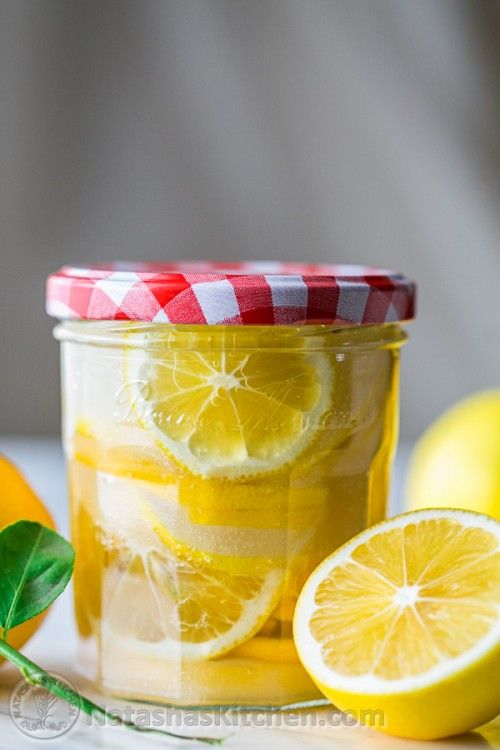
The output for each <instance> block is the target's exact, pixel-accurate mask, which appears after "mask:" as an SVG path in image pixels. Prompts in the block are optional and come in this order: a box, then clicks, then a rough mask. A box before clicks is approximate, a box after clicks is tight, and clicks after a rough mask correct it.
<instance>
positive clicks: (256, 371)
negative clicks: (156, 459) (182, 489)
mask: <svg viewBox="0 0 500 750" xmlns="http://www.w3.org/2000/svg"><path fill="white" fill-rule="evenodd" d="M219 336H220V337H222V338H221V339H220V341H219V342H218V348H217V349H214V350H210V351H206V352H192V351H188V350H184V351H176V350H174V349H169V348H168V347H165V349H164V350H162V356H161V358H159V357H158V356H156V357H155V356H152V355H150V354H149V353H148V350H147V349H145V350H139V349H133V348H131V349H130V350H129V352H128V354H127V358H126V368H127V372H126V378H127V382H128V386H129V393H128V395H129V398H130V401H131V404H132V406H133V409H134V411H135V413H136V415H137V418H138V419H139V421H140V422H141V424H142V425H143V426H144V427H145V428H146V429H148V430H150V431H151V432H152V433H153V434H154V435H155V437H156V439H157V442H158V444H159V445H160V446H161V447H162V448H163V449H164V450H165V451H166V452H167V453H168V454H169V455H170V456H172V457H173V458H174V459H175V460H176V461H178V462H179V463H180V464H181V465H182V466H183V467H186V468H187V469H188V470H189V471H190V472H191V473H193V474H195V475H199V476H204V477H216V476H218V477H225V478H228V479H234V478H237V477H242V476H252V475H258V474H263V473H264V474H266V473H269V472H272V471H275V470H276V469H278V468H280V467H282V466H284V465H287V464H289V463H291V462H292V461H294V459H296V458H297V456H298V455H300V454H301V453H302V451H304V449H305V448H306V447H307V446H308V445H309V444H310V442H311V440H312V439H313V437H314V436H315V434H316V433H317V432H318V430H319V428H320V426H321V423H322V419H323V418H324V415H325V413H326V411H327V409H328V407H329V405H330V401H331V390H332V384H331V380H332V369H331V364H330V360H329V357H328V355H326V354H324V353H322V352H315V351H310V352H308V351H306V350H304V351H297V352H291V351H286V352H281V353H280V352H274V351H255V350H252V349H249V350H248V351H241V350H239V349H231V348H230V346H229V344H227V345H226V341H225V339H224V334H223V333H220V334H219Z"/></svg>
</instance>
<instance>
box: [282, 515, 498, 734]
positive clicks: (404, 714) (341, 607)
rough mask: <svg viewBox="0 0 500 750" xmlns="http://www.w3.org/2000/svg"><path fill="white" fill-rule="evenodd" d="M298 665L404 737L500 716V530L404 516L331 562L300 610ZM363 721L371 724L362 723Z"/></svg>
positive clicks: (482, 520)
mask: <svg viewBox="0 0 500 750" xmlns="http://www.w3.org/2000/svg"><path fill="white" fill-rule="evenodd" d="M294 638H295V643H296V646H297V651H298V653H299V657H300V659H301V661H302V663H303V665H304V667H305V668H306V670H307V671H308V672H309V674H310V675H311V677H312V679H313V680H314V681H315V682H316V684H317V685H318V687H319V688H320V690H322V692H323V693H324V694H325V695H326V696H327V697H328V698H329V699H330V700H331V701H332V702H333V703H334V704H335V705H336V706H337V707H338V708H340V709H341V710H348V711H351V712H354V713H355V715H357V716H358V717H360V716H361V717H363V712H365V713H364V716H365V718H364V721H365V723H370V721H371V719H372V718H375V715H376V712H378V713H379V716H378V721H376V722H374V723H373V725H374V726H376V728H378V729H381V730H383V731H386V732H388V733H390V734H395V735H399V736H403V737H409V738H416V739H435V738H439V737H445V736H450V735H454V734H458V733H460V732H464V731H468V730H470V729H472V728H474V727H476V726H479V725H480V724H483V723H485V722H487V721H489V720H490V719H492V718H494V717H495V716H496V715H497V714H498V713H500V523H498V522H497V521H495V520H494V519H492V518H490V517H489V516H484V515H480V514H477V513H472V512H468V511H459V510H444V509H443V510H442V509H433V510H422V511H415V512H412V513H406V514H403V515H400V516H396V517H395V518H392V519H390V520H388V521H384V522H382V523H380V524H377V525H376V526H373V527H371V528H369V529H367V530H365V531H363V532H362V533H361V534H359V535H358V536H356V537H355V538H354V539H352V540H351V541H350V542H348V543H347V544H345V545H344V546H343V547H341V548H340V549H339V550H337V551H336V552H335V553H333V554H332V555H331V556H329V557H328V558H327V559H326V560H324V561H323V563H321V564H320V565H319V567H318V568H317V569H316V571H315V572H314V573H313V574H312V575H311V577H310V578H309V579H308V581H307V582H306V584H305V586H304V588H303V590H302V592H301V594H300V597H299V600H298V604H297V607H296V610H295V617H294ZM361 720H363V718H361Z"/></svg>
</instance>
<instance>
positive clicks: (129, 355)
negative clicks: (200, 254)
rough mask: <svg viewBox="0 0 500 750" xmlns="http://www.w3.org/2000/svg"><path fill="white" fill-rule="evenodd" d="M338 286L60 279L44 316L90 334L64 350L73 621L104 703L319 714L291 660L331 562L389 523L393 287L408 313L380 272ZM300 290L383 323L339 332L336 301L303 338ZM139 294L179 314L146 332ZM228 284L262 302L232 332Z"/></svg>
mask: <svg viewBox="0 0 500 750" xmlns="http://www.w3.org/2000/svg"><path fill="white" fill-rule="evenodd" d="M266 268H267V267H264V269H263V270H264V271H265V270H266ZM273 268H274V267H273ZM326 268H327V269H328V274H327V273H326V272H325V267H311V266H308V267H300V268H299V269H297V268H296V267H293V268H292V269H290V270H289V268H288V267H284V268H283V270H282V271H281V273H280V274H279V276H280V278H281V280H282V283H281V297H280V299H281V300H282V301H285V302H287V303H290V304H286V305H277V304H276V299H277V298H278V297H279V295H277V296H274V297H273V298H272V303H273V304H271V305H266V304H264V303H265V300H264V301H263V300H262V299H261V298H259V284H260V282H261V279H265V280H266V283H267V284H268V286H270V287H272V283H273V282H272V281H271V280H270V277H271V274H268V273H262V270H261V268H260V267H258V268H256V267H255V266H254V265H252V266H250V267H248V266H242V267H239V268H237V269H235V268H231V269H224V270H223V269H220V268H219V267H214V266H213V265H210V266H208V267H203V268H202V269H201V270H199V269H198V267H193V266H186V264H183V265H182V267H178V266H169V267H163V266H162V267H160V268H158V267H156V266H153V267H150V266H147V267H143V266H141V267H139V269H138V267H134V268H133V269H132V270H130V269H124V270H118V271H117V270H116V269H113V268H102V267H101V268H98V269H63V271H61V272H59V274H57V275H54V276H53V277H51V278H50V280H49V294H48V308H49V311H50V312H51V313H52V314H54V313H56V314H57V315H58V317H62V318H69V317H73V318H75V317H80V318H82V319H81V320H65V321H64V322H62V323H61V324H60V325H59V326H58V327H57V328H56V336H57V338H58V339H59V340H60V341H61V344H62V373H63V375H62V391H63V433H64V447H65V453H66V457H67V464H68V473H69V493H70V499H71V518H72V539H73V544H74V546H75V549H76V567H75V576H74V590H75V609H76V620H77V626H78V631H79V635H80V640H81V644H82V655H83V658H82V663H84V665H85V667H86V671H87V674H88V673H89V672H90V674H91V676H92V678H93V679H94V681H95V682H96V683H97V685H98V687H99V688H100V689H101V690H102V691H104V692H108V693H112V694H114V695H117V696H121V697H127V698H133V699H134V698H135V699H144V700H151V701H157V702H162V703H169V704H175V705H178V706H207V705H208V706H222V705H229V704H230V705H233V706H234V705H240V706H254V707H257V706H258V707H276V706H285V705H290V704H297V703H306V702H307V703H310V702H311V701H319V700H320V694H319V692H318V690H317V688H316V687H315V686H314V685H313V683H312V682H311V681H310V679H309V677H308V676H307V674H306V672H305V671H304V669H303V668H302V666H301V664H300V662H299V660H298V658H297V653H296V650H295V647H294V643H293V633H292V621H293V611H294V606H295V602H296V599H297V596H298V594H299V592H300V589H301V587H302V585H303V583H304V582H305V580H306V578H307V577H308V576H309V575H310V573H311V572H312V571H313V570H314V568H315V567H316V566H317V565H318V564H319V563H320V562H321V561H322V560H323V559H324V558H325V557H326V556H327V555H328V554H329V553H331V552H332V551H333V550H335V549H336V548H337V547H339V546H340V545H341V544H343V543H344V542H346V541H347V540H348V539H349V538H351V537H352V536H353V535H354V534H356V533H358V532H359V531H361V530H362V529H364V528H366V527H367V526H369V525H371V524H373V523H376V522H377V521H380V520H382V519H383V518H384V517H385V514H386V509H387V495H388V486H389V475H390V467H391V462H392V458H393V455H394V450H395V445H396V435H397V415H398V356H399V347H400V346H401V344H402V343H403V342H404V340H405V338H406V336H405V334H404V332H403V330H402V328H401V326H400V323H399V321H398V320H397V319H396V318H397V316H396V315H394V310H395V309H396V307H393V311H392V314H388V310H389V304H388V303H387V302H386V303H385V308H384V310H385V312H384V318H382V319H381V320H380V319H378V318H380V317H381V315H382V313H381V309H382V308H383V307H384V305H383V304H382V302H383V301H382V300H381V298H380V294H381V291H380V290H381V288H382V287H383V283H382V282H381V279H390V280H391V292H393V291H395V294H392V297H391V299H392V301H393V302H394V300H396V305H397V308H398V309H399V310H400V314H399V317H401V319H403V320H406V319H409V318H411V315H412V310H413V307H412V305H413V294H414V290H413V286H412V285H411V284H410V282H408V281H407V280H406V279H404V278H402V277H395V276H391V275H389V274H388V272H375V271H373V270H372V271H371V273H372V274H373V276H374V278H375V280H376V283H375V281H373V282H371V281H370V280H368V281H367V279H371V277H370V276H367V273H366V270H365V269H360V270H359V271H356V270H354V269H352V268H349V269H348V271H349V273H347V272H342V271H339V269H338V268H335V267H326ZM297 270H302V274H301V275H300V278H301V279H302V280H303V283H304V284H306V286H307V288H308V289H311V288H313V286H314V285H313V284H312V283H311V281H310V280H311V279H312V280H313V281H315V282H317V285H316V289H317V286H318V284H323V286H325V284H326V282H325V279H328V281H329V282H330V280H331V279H333V280H334V281H335V283H336V284H338V285H339V287H341V284H342V281H343V282H344V283H345V284H351V286H350V287H347V286H346V287H345V288H349V289H350V295H351V296H350V297H349V301H350V303H351V305H350V310H351V312H352V310H354V309H355V305H354V302H355V301H356V300H358V301H359V295H360V289H361V288H362V285H363V284H364V285H365V286H364V289H365V292H366V286H367V284H368V285H369V287H370V289H369V293H368V297H369V294H370V293H371V290H372V289H374V290H375V291H374V295H373V297H375V298H376V299H375V300H374V299H373V298H372V300H371V303H370V304H371V305H372V307H371V310H372V312H371V314H370V315H367V309H368V305H369V301H368V299H367V294H366V293H365V294H364V306H363V315H364V319H363V320H362V321H356V320H346V319H345V316H344V317H343V318H342V320H339V319H338V317H339V305H340V304H341V300H340V298H339V295H338V294H337V297H336V300H335V299H334V298H333V297H332V296H331V295H330V296H327V297H325V296H324V297H323V301H322V302H321V304H320V305H316V306H311V305H309V306H307V305H302V308H301V312H300V313H299V312H296V313H295V315H296V317H297V316H299V315H300V316H301V317H300V318H298V319H297V320H294V319H293V317H294V314H293V310H299V306H298V305H294V304H291V303H292V302H296V300H297V297H296V296H295V297H294V296H293V295H294V294H295V295H296V292H297V279H298V274H297ZM258 271H261V273H260V274H259V273H258ZM138 274H139V277H140V281H139V282H137V281H136V277H137V276H138ZM131 275H133V276H134V279H133V283H134V284H136V283H141V284H144V285H145V286H147V283H148V281H150V278H151V277H153V276H154V277H155V283H158V284H160V282H161V284H160V285H163V286H162V288H163V290H165V289H168V295H167V296H169V299H168V301H167V302H164V300H162V299H160V294H159V291H158V290H159V287H157V288H155V292H154V296H155V299H156V300H157V302H158V304H161V305H162V311H163V315H161V314H158V312H156V313H155V316H154V317H155V318H156V319H152V318H153V312H154V310H155V308H154V306H153V309H151V304H149V307H148V305H147V301H146V298H145V296H144V295H145V292H144V290H143V291H142V298H141V299H140V301H139V302H137V300H136V302H137V304H134V305H129V304H128V303H127V304H128V307H127V306H126V305H125V304H124V300H125V299H126V296H127V294H129V295H130V289H131V281H132V279H131ZM180 276H182V279H183V282H185V285H184V288H183V289H181V290H180V291H179V283H180V279H179V278H177V277H180ZM221 276H222V277H223V278H222V279H221ZM272 276H273V279H275V278H276V277H277V275H276V274H272ZM159 277H162V278H161V279H160V281H159ZM174 277H175V278H174ZM200 277H201V278H200ZM361 278H362V281H360V279H361ZM82 279H83V282H82ZM346 279H351V281H346ZM394 279H399V282H397V281H395V280H394ZM233 280H234V287H236V289H238V288H239V289H241V288H242V286H245V284H246V288H248V289H250V287H252V285H253V287H252V290H251V295H250V294H249V296H248V298H247V299H248V300H252V299H253V300H254V301H253V306H250V305H247V306H246V308H245V310H244V312H245V314H247V315H246V320H243V321H242V320H241V318H242V317H245V316H244V315H243V311H242V307H244V304H243V302H242V297H241V295H240V299H239V300H238V302H239V306H240V313H239V315H238V317H239V318H240V320H239V321H238V322H236V321H235V320H234V316H233V318H232V319H231V318H229V317H228V316H227V314H226V313H227V306H228V303H227V300H226V301H224V299H222V300H221V297H220V296H219V298H217V294H218V292H219V291H220V289H221V288H222V287H221V283H220V282H222V284H223V285H224V289H225V290H226V291H227V287H226V286H225V285H226V284H227V283H232V282H233ZM318 280H319V281H318ZM398 283H399V286H398ZM126 284H127V285H128V286H127V287H125V285H126ZM197 284H198V285H200V288H199V289H197V290H196V289H195V292H196V296H195V297H194V299H195V300H196V299H197V300H200V299H205V298H210V299H212V300H215V302H216V306H217V308H218V309H219V310H223V312H222V313H219V318H218V319H216V322H213V316H212V317H210V314H209V313H207V308H206V307H205V308H203V314H204V316H205V317H206V318H207V320H206V321H205V322H200V321H199V320H196V319H195V313H194V312H193V309H192V307H193V294H192V292H193V288H195V287H196V285H197ZM356 285H357V289H355V290H354V292H355V293H354V292H353V287H355V286H356ZM174 287H175V288H174ZM201 287H203V290H201ZM234 287H233V288H234ZM331 288H332V287H331V286H330V287H329V289H331ZM126 289H128V291H126ZM383 292H384V293H385V294H386V295H387V294H388V290H387V288H384V289H383ZM148 293H151V285H150V286H149V292H148ZM398 294H399V297H398ZM102 295H105V297H106V299H104V297H103V296H102ZM210 295H211V297H210ZM182 297H184V298H185V299H184V300H182V299H179V298H182ZM77 298H78V300H80V301H79V302H77V301H76V300H77ZM312 298H313V295H312V294H311V293H309V299H308V301H309V302H311V299H312ZM92 299H93V301H90V300H92ZM82 300H83V302H82ZM118 300H120V301H119V304H118V302H117V301H118ZM259 300H260V301H259ZM325 300H326V301H325ZM69 301H71V304H69ZM97 302H98V303H99V304H96V303H97ZM129 302H130V300H129ZM150 302H151V301H149V303H150ZM334 302H336V304H335V305H334ZM375 302H377V304H375ZM402 302H404V304H403V306H402ZM111 303H112V304H111ZM162 303H163V304H162ZM62 305H65V309H63V307H62ZM113 305H114V308H113ZM190 305H191V308H190ZM82 306H83V307H82ZM209 307H210V306H209ZM285 307H286V308H288V312H287V313H286V317H287V319H286V320H284V321H283V322H282V323H278V324H277V323H276V320H277V319H279V314H278V313H280V312H283V310H284V309H285ZM132 309H133V310H134V314H135V319H131V318H132V313H131V310H132ZM357 309H358V313H357V314H358V315H359V314H360V312H359V311H360V309H361V308H360V307H359V305H358V308H357ZM68 310H70V311H71V313H73V314H72V315H70V313H69V312H68ZM290 310H292V313H290ZM311 310H312V311H311ZM64 313H65V314H64ZM196 313H197V314H199V311H196ZM327 313H328V314H327ZM270 315H272V316H273V321H272V323H271V322H270V321H269V316H270ZM377 316H378V318H377ZM179 317H181V318H182V320H181V321H179ZM352 317H354V315H353V316H352ZM106 318H110V319H109V320H107V319H106ZM113 318H114V319H113ZM140 318H142V319H140ZM148 318H149V319H148ZM162 318H163V319H162ZM165 318H166V319H167V320H165ZM329 318H330V320H329ZM386 318H388V319H389V321H390V322H385V321H386ZM247 320H248V322H247ZM356 323H357V324H356ZM360 323H362V324H360Z"/></svg>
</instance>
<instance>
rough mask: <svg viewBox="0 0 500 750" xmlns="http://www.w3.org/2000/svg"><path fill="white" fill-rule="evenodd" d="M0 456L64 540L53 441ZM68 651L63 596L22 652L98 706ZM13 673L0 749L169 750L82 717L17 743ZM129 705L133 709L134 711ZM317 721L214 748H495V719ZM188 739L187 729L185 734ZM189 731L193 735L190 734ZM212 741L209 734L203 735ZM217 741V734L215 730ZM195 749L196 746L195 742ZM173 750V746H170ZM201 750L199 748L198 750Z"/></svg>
mask: <svg viewBox="0 0 500 750" xmlns="http://www.w3.org/2000/svg"><path fill="white" fill-rule="evenodd" d="M0 452H2V453H5V454H6V455H7V456H8V457H9V458H11V459H12V460H14V461H15V462H16V463H17V465H18V466H19V467H20V468H21V469H22V470H23V471H24V473H25V475H26V476H27V478H28V479H29V481H30V482H31V484H32V486H33V487H34V488H35V490H36V491H37V493H38V494H39V496H40V497H41V498H42V499H43V500H44V502H45V503H46V505H47V506H48V508H49V509H50V510H51V512H52V513H53V516H54V517H55V519H56V521H57V524H58V527H59V530H60V531H61V533H63V534H67V530H68V514H67V503H66V486H65V472H64V464H63V458H62V453H61V449H60V445H59V441H58V440H56V439H51V438H27V437H19V438H18V437H10V436H9V437H4V438H0ZM408 456H409V446H407V445H402V446H401V448H400V451H399V453H398V458H397V461H396V467H395V472H394V479H393V490H392V498H391V511H392V512H397V510H398V508H400V507H402V506H401V498H402V494H403V492H402V488H403V483H404V475H405V470H406V466H407V462H408ZM75 645H76V634H75V627H74V623H73V618H72V611H71V593H70V591H69V590H68V591H66V592H65V593H64V594H63V595H62V596H61V597H60V599H59V600H58V601H57V602H56V604H55V605H54V606H53V608H52V609H51V611H50V613H49V615H48V617H47V618H46V620H45V621H44V623H43V625H42V627H41V628H40V629H39V631H38V632H37V633H36V635H35V636H34V637H33V638H32V640H31V641H30V643H29V644H28V645H27V646H26V648H25V649H24V653H25V654H26V655H27V656H29V657H30V658H31V659H33V660H34V661H35V662H38V663H39V664H40V665H41V666H43V667H44V668H46V669H49V670H52V671H54V672H56V673H58V674H61V675H63V676H65V677H66V678H67V679H69V680H70V681H71V682H72V683H73V684H76V686H77V687H79V688H80V689H81V690H82V691H83V692H86V694H87V695H89V697H92V698H94V699H95V700H97V702H99V703H103V702H104V698H103V697H102V696H99V695H97V694H96V693H94V692H92V689H91V688H90V687H89V686H88V685H87V684H85V682H84V681H83V680H82V679H81V678H80V677H79V676H78V675H77V674H76V673H75V670H74V667H73V664H74V654H75ZM18 679H19V674H18V673H17V671H16V670H15V669H14V668H12V667H11V666H10V665H3V666H2V668H1V669H0V750H25V749H26V750H28V749H29V750H33V748H34V747H40V746H44V745H47V744H48V746H49V747H54V748H56V747H57V746H58V745H59V746H62V747H64V750H86V749H90V748H100V749H102V750H114V749H115V748H116V749H118V748H120V750H129V748H131V749H132V748H134V749H135V748H141V749H142V748H144V750H147V748H149V747H151V748H154V747H161V746H162V747H169V746H172V745H171V744H170V743H169V742H168V741H165V740H164V739H162V738H157V737H151V736H144V735H138V734H136V733H133V732H129V731H127V730H124V729H118V728H111V727H106V728H99V727H96V726H92V727H89V726H88V725H87V724H86V723H85V721H84V720H82V718H81V719H80V720H79V721H78V722H77V724H76V725H75V727H74V728H73V729H72V730H71V731H70V732H68V733H67V734H65V735H64V736H63V737H60V738H57V739H53V740H37V739H31V738H28V737H25V736H24V735H23V734H21V732H20V731H19V730H18V728H17V727H16V726H14V724H13V722H12V720H11V718H10V714H9V711H8V696H9V693H10V690H11V688H12V686H13V685H14V684H15V683H16V682H17V681H18ZM123 705H124V702H121V701H119V700H113V699H109V698H107V699H106V706H107V707H108V708H113V707H115V708H120V707H122V706H123ZM134 705H137V704H134ZM322 717H326V713H325V709H316V711H315V719H316V726H314V727H312V726H307V727H304V726H302V727H291V726H287V727H286V728H283V727H281V728H273V727H266V728H262V729H261V728H256V727H238V728H235V729H231V730H227V729H226V730H223V731H222V733H223V734H226V733H229V734H230V737H229V738H228V740H227V741H226V742H225V743H224V745H223V746H222V747H224V748H227V750H246V749H247V748H249V749H250V748H254V747H256V746H262V747H264V748H273V750H300V749H301V748H306V747H309V748H312V749H313V750H327V748H328V749H331V748H336V749H338V750H361V749H366V750H370V749H371V748H388V750H417V748H420V749H422V748H427V750H431V748H432V750H434V748H436V749H439V750H444V749H445V748H451V747H453V748H455V749H456V750H461V749H462V748H473V747H478V748H479V747H482V748H487V747H494V748H500V717H499V718H498V719H497V720H496V721H495V722H493V723H492V724H490V725H488V726H487V727H486V728H483V729H482V730H481V732H473V733H470V734H468V735H463V736H461V737H457V738H453V739H450V740H447V741H440V742H434V743H431V744H429V743H420V742H414V741H409V740H399V739H396V738H391V737H387V736H384V735H382V734H379V733H377V732H375V731H372V730H369V729H365V728H361V727H357V726H355V727H349V726H323V727H321V726H318V724H320V720H321V718H322ZM187 731H188V732H189V731H190V730H187ZM191 731H195V730H191ZM210 732H211V733H212V734H217V731H216V730H215V729H212V730H208V732H207V733H210ZM218 734H219V735H220V734H221V730H220V729H219V731H218ZM195 744H196V747H203V746H202V745H200V744H198V743H195ZM175 746H177V743H176V744H175ZM179 746H180V747H183V746H184V747H186V750H189V748H191V747H193V744H192V743H185V742H181V743H179ZM205 747H207V746H205Z"/></svg>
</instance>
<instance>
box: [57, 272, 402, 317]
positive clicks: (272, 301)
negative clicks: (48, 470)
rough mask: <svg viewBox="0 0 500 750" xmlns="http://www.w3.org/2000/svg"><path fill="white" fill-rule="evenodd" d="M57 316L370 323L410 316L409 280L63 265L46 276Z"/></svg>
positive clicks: (338, 274) (350, 274)
mask: <svg viewBox="0 0 500 750" xmlns="http://www.w3.org/2000/svg"><path fill="white" fill-rule="evenodd" d="M47 312H48V314H49V315H53V316H54V317H56V318H59V319H62V320H142V321H153V322H155V323H187V324H209V325H217V324H224V325H262V324H267V325H294V324H305V323H334V324H337V325H369V324H374V323H388V322H393V321H402V320H410V319H411V318H413V317H414V313H415V285H414V283H413V282H411V281H409V279H407V278H406V277H405V276H403V275H402V274H399V273H395V272H394V271H387V270H382V269H378V268H370V267H368V266H347V265H340V266H336V265H322V264H309V263H274V262H268V261H266V262H248V263H218V262H206V261H203V262H169V263H128V262H127V263H111V264H108V265H95V266H63V268H61V270H60V271H58V272H57V273H54V274H52V275H51V276H49V278H48V280H47Z"/></svg>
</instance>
